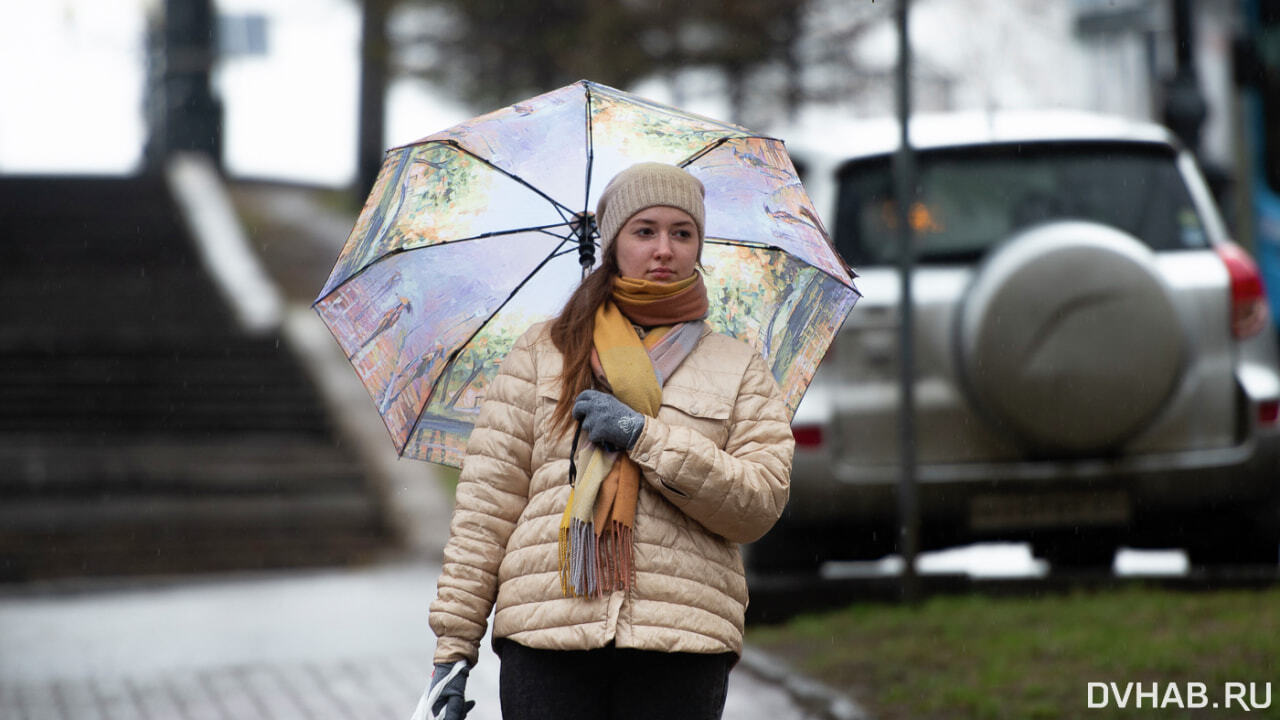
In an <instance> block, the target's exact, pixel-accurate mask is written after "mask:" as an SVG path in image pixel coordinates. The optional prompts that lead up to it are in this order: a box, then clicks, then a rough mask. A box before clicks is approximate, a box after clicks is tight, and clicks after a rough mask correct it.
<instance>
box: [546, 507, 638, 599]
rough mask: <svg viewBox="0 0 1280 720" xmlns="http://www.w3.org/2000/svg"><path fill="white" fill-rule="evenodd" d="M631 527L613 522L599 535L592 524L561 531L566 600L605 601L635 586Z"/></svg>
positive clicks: (562, 586)
mask: <svg viewBox="0 0 1280 720" xmlns="http://www.w3.org/2000/svg"><path fill="white" fill-rule="evenodd" d="M633 540H634V537H633V532H632V529H631V528H630V527H627V526H626V525H624V524H622V523H620V522H611V523H609V528H608V529H607V530H605V531H604V532H603V533H601V534H599V535H597V534H596V531H595V523H594V522H592V521H584V520H578V519H576V518H574V519H572V520H570V521H569V526H568V527H563V526H562V527H561V528H560V591H561V593H562V594H563V595H564V596H565V597H601V596H602V595H604V594H605V593H610V592H613V591H615V590H630V589H631V588H632V587H633V586H634V585H635V563H634V562H633V558H632V553H633V552H634V548H635V545H634V543H633Z"/></svg>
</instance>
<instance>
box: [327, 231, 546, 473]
mask: <svg viewBox="0 0 1280 720" xmlns="http://www.w3.org/2000/svg"><path fill="white" fill-rule="evenodd" d="M559 242H560V241H559V239H558V238H552V237H548V236H545V235H542V234H538V233H524V234H521V235H520V236H497V237H492V238H486V239H484V240H475V241H471V242H466V243H456V244H450V245H446V246H441V247H436V248H432V250H431V252H406V253H398V254H396V255H392V256H390V257H388V258H387V259H385V260H383V261H381V262H377V263H374V264H373V265H371V266H370V267H369V268H367V269H366V270H365V271H364V272H362V273H360V274H359V275H357V276H356V277H355V278H354V279H353V280H351V281H349V282H347V283H346V284H344V285H342V286H341V287H340V288H338V289H337V290H335V291H334V292H333V293H332V294H331V295H330V296H328V297H327V298H325V299H324V300H323V301H322V302H321V303H319V304H318V305H316V309H317V310H318V311H319V313H320V315H321V317H322V318H323V319H324V320H325V323H326V324H327V325H328V326H329V328H330V329H331V330H332V331H333V334H334V336H335V337H336V338H337V339H338V342H339V344H341V345H342V349H343V351H344V352H345V353H346V354H347V357H348V359H350V361H351V364H352V366H353V367H354V368H355V370H356V373H357V374H358V375H359V376H360V379H361V380H362V381H363V382H364V385H365V388H366V389H368V390H369V394H370V396H371V397H372V399H373V402H374V404H375V406H376V407H377V409H378V412H379V414H381V415H382V417H383V420H384V422H385V423H386V425H387V430H388V431H389V432H390V433H391V436H392V439H393V441H394V442H395V443H396V447H397V448H403V447H404V445H405V443H406V442H407V440H408V436H409V433H410V431H411V430H412V428H413V427H414V425H415V423H416V422H417V419H418V415H419V413H420V412H421V410H422V407H423V405H424V404H425V403H426V401H427V398H428V396H429V395H430V393H431V391H432V389H433V387H434V386H435V385H436V381H437V380H438V379H439V378H440V376H441V375H442V374H443V373H444V371H445V368H446V365H447V364H448V363H449V361H450V359H451V356H452V355H453V354H454V351H455V350H456V349H457V348H458V347H459V346H461V345H463V344H464V343H465V342H467V340H468V339H469V338H470V337H471V336H472V335H473V334H475V332H476V331H477V330H478V329H479V328H480V327H481V326H482V325H484V323H485V321H486V320H488V318H489V317H490V315H492V314H493V313H494V312H495V311H496V310H497V309H498V308H500V307H501V306H502V305H503V304H504V303H505V302H506V301H507V299H508V297H509V296H510V295H511V293H512V292H513V291H514V290H515V286H516V284H517V283H518V282H519V279H520V278H522V277H524V276H526V275H528V274H529V273H532V272H533V271H534V269H535V268H537V266H538V265H539V263H541V262H542V261H543V259H544V258H545V257H546V256H547V255H548V253H549V252H551V251H552V250H553V249H554V248H555V246H556V245H557V244H558V243H559ZM480 266H483V267H486V268H488V269H489V271H490V272H492V273H493V276H492V277H488V276H484V275H480V274H477V273H476V272H475V270H474V268H476V267H480ZM494 278H505V279H506V280H507V283H508V284H504V283H503V282H501V281H498V282H495V281H494Z"/></svg>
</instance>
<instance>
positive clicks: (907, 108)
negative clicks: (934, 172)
mask: <svg viewBox="0 0 1280 720" xmlns="http://www.w3.org/2000/svg"><path fill="white" fill-rule="evenodd" d="M909 6H910V1H909V0H898V8H897V10H898V17H897V25H898V68H897V75H898V77H897V99H898V127H899V133H900V141H899V145H898V152H897V153H896V154H895V155H894V158H893V159H894V164H893V177H894V194H895V196H896V198H895V203H894V205H895V207H896V208H897V221H898V247H899V251H898V270H899V276H900V278H901V294H900V297H901V299H900V301H899V307H900V308H901V310H900V320H901V322H900V323H899V329H898V333H899V334H898V349H899V352H898V356H899V363H900V371H899V373H898V374H899V408H898V448H899V456H900V459H899V463H900V465H901V476H900V478H899V481H898V519H899V533H898V550H899V552H900V553H901V554H902V559H903V568H902V597H903V600H905V601H907V602H915V601H916V600H917V599H918V598H919V587H918V586H919V582H918V578H917V577H916V554H917V552H918V549H919V545H920V501H919V493H918V490H917V487H916V424H915V406H916V402H915V307H914V300H913V294H912V290H911V276H912V271H913V269H914V266H915V243H914V237H913V235H914V233H913V231H912V227H911V209H912V206H913V205H914V203H915V194H916V192H915V189H916V188H915V186H916V177H915V175H916V173H915V153H914V151H913V149H912V147H911V139H910V133H909V132H908V122H907V121H908V119H909V118H910V116H911V42H910V40H909V36H908V32H907V29H908V28H907V15H908V11H909Z"/></svg>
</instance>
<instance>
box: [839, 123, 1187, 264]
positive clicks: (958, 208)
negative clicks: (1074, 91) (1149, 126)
mask: <svg viewBox="0 0 1280 720" xmlns="http://www.w3.org/2000/svg"><path fill="white" fill-rule="evenodd" d="M916 167H917V172H918V189H919V194H918V197H917V200H916V204H915V205H914V206H913V207H912V209H911V213H910V219H911V225H912V228H913V229H914V230H915V232H916V247H917V261H918V262H921V263H925V264H945V263H967V262H974V261H976V260H978V259H979V258H981V257H982V256H983V254H985V253H986V251H987V250H988V249H989V248H990V247H991V246H993V245H995V244H997V243H999V242H1000V241H1002V240H1004V239H1006V238H1008V237H1009V236H1010V235H1012V234H1013V233H1015V232H1017V231H1019V230H1021V229H1023V228H1026V227H1029V226H1031V225H1035V224H1037V223H1041V222H1046V221H1049V220H1065V219H1075V220H1091V221H1094V222H1099V223H1104V224H1106V225H1110V226H1113V227H1116V228H1119V229H1121V230H1123V231H1125V232H1127V233H1129V234H1131V235H1133V236H1134V237H1137V238H1138V239H1140V240H1142V241H1143V242H1145V243H1146V244H1147V245H1148V246H1149V247H1151V248H1152V249H1153V250H1176V249H1190V248H1204V247H1207V245H1208V238H1207V237H1206V235H1205V231H1204V227H1203V225H1202V224H1201V221H1200V217H1199V215H1198V214H1197V213H1196V211H1195V205H1194V204H1193V202H1192V200H1191V196H1190V194H1189V193H1188V191H1187V188H1186V186H1185V185H1184V184H1183V181H1182V177H1181V175H1180V174H1179V172H1178V168H1177V165H1176V164H1175V155H1174V154H1173V151H1172V150H1170V149H1168V148H1165V147H1163V146H1159V145H1142V144H1132V143H1087V144H1086V143H1069V144H1068V143H1023V144H1017V145H982V146H972V147H963V148H949V149H946V150H936V151H920V152H917V154H916ZM838 180H839V190H838V205H837V208H836V235H835V242H836V247H837V248H838V249H839V250H840V252H841V254H843V255H844V257H845V260H846V261H848V262H849V263H850V264H851V265H854V266H867V265H880V264H886V263H893V262H896V260H897V255H898V252H897V251H898V233H897V211H896V208H895V203H894V199H893V173H892V157H891V156H879V157H874V158H870V159H867V160H857V161H853V162H850V163H847V164H846V165H844V166H843V167H842V168H841V170H840V171H839V177H838Z"/></svg>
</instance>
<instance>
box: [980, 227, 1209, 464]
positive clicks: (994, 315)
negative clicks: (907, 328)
mask: <svg viewBox="0 0 1280 720" xmlns="http://www.w3.org/2000/svg"><path fill="white" fill-rule="evenodd" d="M956 339H957V351H958V355H959V357H958V360H959V368H960V372H961V374H962V376H963V379H964V385H965V386H966V389H967V390H968V392H969V393H970V395H971V396H972V398H973V400H974V401H975V402H976V403H977V404H978V406H979V408H980V410H981V411H983V412H984V413H985V414H986V415H987V416H988V417H990V418H992V419H993V420H994V421H995V422H996V424H997V425H998V426H1000V427H1002V428H1003V429H1005V430H1006V431H1009V432H1010V433H1011V434H1012V435H1013V436H1014V437H1016V438H1017V439H1019V440H1021V441H1022V442H1023V443H1024V444H1025V445H1027V446H1029V447H1030V448H1031V449H1033V450H1035V451H1040V452H1046V451H1047V452H1065V453H1069V454H1081V453H1085V452H1090V451H1093V452H1098V451H1106V450H1109V449H1114V448H1116V447H1117V446H1118V445H1120V444H1121V443H1123V442H1124V441H1125V440H1127V439H1128V438H1130V437H1132V436H1133V435H1134V434H1135V433H1137V432H1139V431H1140V430H1141V429H1142V428H1143V427H1145V426H1146V425H1147V424H1148V423H1149V422H1150V421H1151V419H1152V418H1153V417H1154V416H1155V415H1156V414H1157V413H1158V412H1159V410H1160V409H1161V408H1162V406H1163V405H1164V404H1165V402H1166V400H1167V399H1168V398H1169V396H1170V394H1171V393H1172V392H1173V391H1174V389H1175V388H1176V386H1177V384H1178V381H1179V378H1180V376H1181V372H1182V368H1183V362H1184V353H1185V352H1186V349H1185V342H1186V341H1185V335H1184V332H1183V329H1182V325H1181V322H1180V321H1179V317H1178V314H1177V311H1176V309H1175V308H1174V306H1173V302H1172V300H1171V297H1170V294H1169V291H1168V289H1167V287H1166V286H1165V283H1164V281H1163V280H1162V278H1161V277H1160V275H1159V274H1158V273H1157V271H1156V269H1155V264H1154V256H1153V254H1152V252H1151V250H1150V249H1149V248H1147V247H1146V246H1145V245H1143V244H1142V243H1141V242H1140V241H1138V240H1137V239H1135V238H1133V237H1132V236H1130V235H1127V234H1125V233H1123V232H1121V231H1119V230H1117V229H1114V228H1111V227H1107V226H1104V225H1099V224H1096V223H1088V222H1075V221H1071V222H1055V223H1049V224H1044V225H1039V226H1036V227H1034V228H1031V229H1028V230H1027V231H1025V232H1023V233H1020V234H1018V235H1016V236H1014V237H1013V238H1010V239H1009V240H1008V241H1007V242H1006V243H1004V244H1003V245H1002V246H1001V247H999V248H998V249H997V250H995V251H994V252H993V254H992V255H991V256H990V257H989V258H988V259H987V261H986V262H984V263H983V265H982V267H981V268H980V269H979V271H978V273H977V276H976V277H975V278H974V282H973V284H972V285H971V286H970V288H969V290H968V292H967V294H966V297H965V299H964V301H963V303H962V305H961V307H960V312H959V317H958V322H957V336H956Z"/></svg>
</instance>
